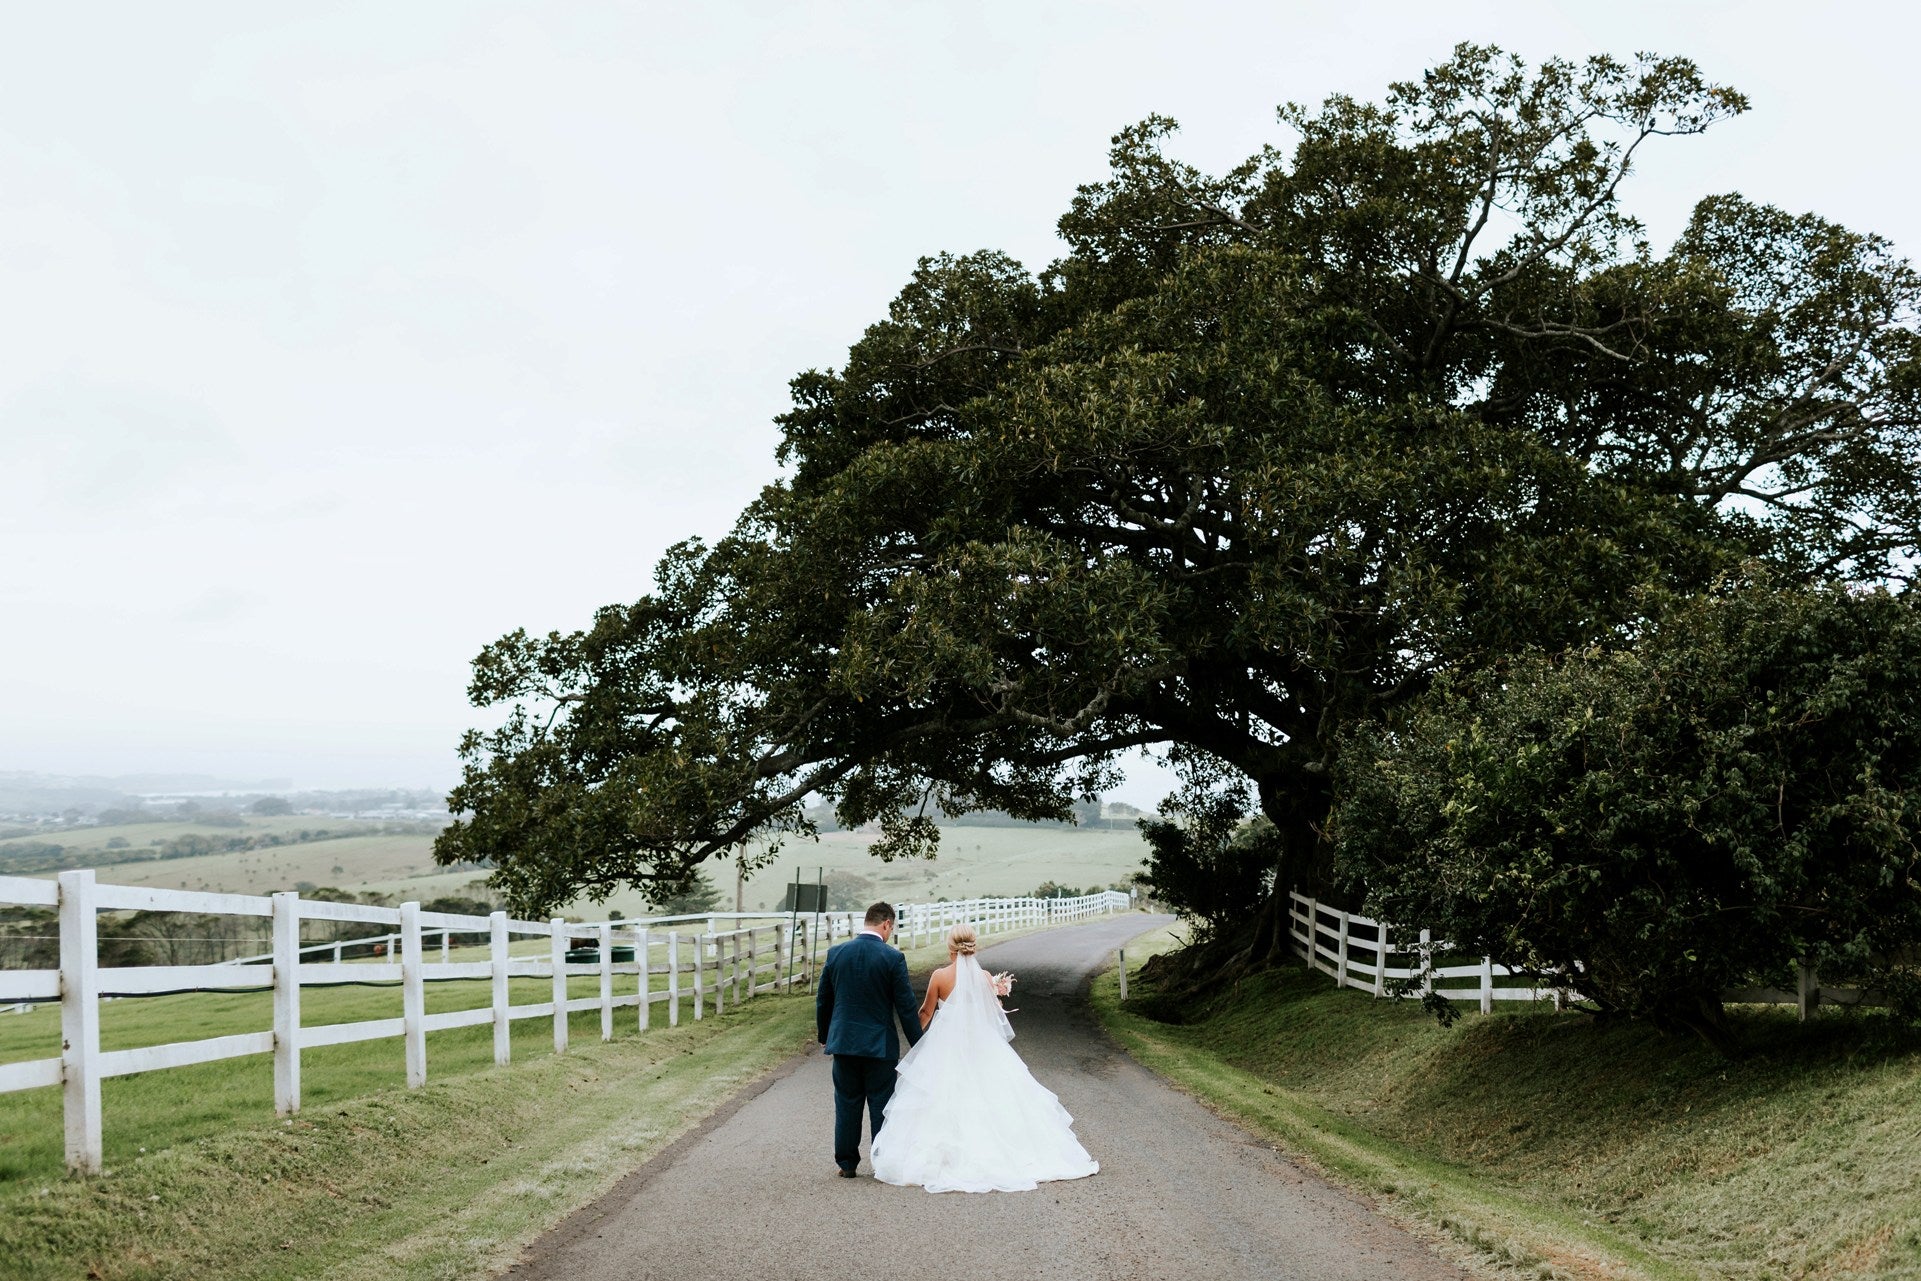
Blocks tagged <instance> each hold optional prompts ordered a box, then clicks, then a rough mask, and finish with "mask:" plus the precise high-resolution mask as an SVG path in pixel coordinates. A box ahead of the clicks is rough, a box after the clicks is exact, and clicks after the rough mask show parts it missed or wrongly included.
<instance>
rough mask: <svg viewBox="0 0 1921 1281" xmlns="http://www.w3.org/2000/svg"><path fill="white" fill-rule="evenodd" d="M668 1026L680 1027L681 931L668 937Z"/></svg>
mask: <svg viewBox="0 0 1921 1281" xmlns="http://www.w3.org/2000/svg"><path fill="white" fill-rule="evenodd" d="M667 1026H668V1027H679V1026H680V931H679V930H675V931H674V932H673V933H672V934H669V935H668V936H667Z"/></svg>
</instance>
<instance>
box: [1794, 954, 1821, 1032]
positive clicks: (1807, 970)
mask: <svg viewBox="0 0 1921 1281" xmlns="http://www.w3.org/2000/svg"><path fill="white" fill-rule="evenodd" d="M1795 987H1796V990H1795V1004H1796V1006H1797V1007H1798V1008H1799V1011H1800V1016H1801V1021H1802V1022H1803V1023H1806V1022H1807V1021H1808V1014H1809V1012H1810V1011H1811V1010H1813V1009H1814V1007H1815V1006H1817V1005H1819V1004H1821V980H1820V979H1818V978H1816V977H1815V973H1814V967H1813V966H1811V965H1803V966H1801V967H1800V973H1799V974H1798V975H1797V976H1796V979H1795Z"/></svg>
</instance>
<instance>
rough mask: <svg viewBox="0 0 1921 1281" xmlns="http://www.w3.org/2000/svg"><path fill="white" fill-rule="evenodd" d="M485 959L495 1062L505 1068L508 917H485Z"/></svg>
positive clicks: (509, 1033) (509, 1048)
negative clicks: (490, 991) (489, 970)
mask: <svg viewBox="0 0 1921 1281" xmlns="http://www.w3.org/2000/svg"><path fill="white" fill-rule="evenodd" d="M487 933H488V937H487V959H488V960H489V961H491V962H493V975H492V978H493V984H494V1062H495V1063H496V1064H497V1065H499V1066H501V1067H506V1066H507V1064H508V1063H509V1062H510V1061H511V1060H512V1058H513V1054H514V1040H513V1016H512V1015H511V1014H509V1013H508V993H507V957H508V949H507V914H506V913H505V912H491V913H489V914H488V916H487Z"/></svg>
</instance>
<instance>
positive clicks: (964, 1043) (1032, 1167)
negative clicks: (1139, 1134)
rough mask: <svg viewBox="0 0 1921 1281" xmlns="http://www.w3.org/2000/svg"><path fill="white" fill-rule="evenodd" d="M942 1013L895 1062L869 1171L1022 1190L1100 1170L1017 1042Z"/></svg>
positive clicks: (897, 1179) (900, 1179)
mask: <svg viewBox="0 0 1921 1281" xmlns="http://www.w3.org/2000/svg"><path fill="white" fill-rule="evenodd" d="M946 1014H947V1011H946V1010H942V1011H941V1012H940V1013H939V1014H936V1015H935V1016H934V1021H933V1023H932V1024H930V1025H929V1026H928V1029H927V1034H926V1035H925V1036H923V1037H921V1039H920V1041H919V1042H918V1043H916V1044H915V1045H914V1047H913V1048H912V1049H910V1050H909V1051H908V1052H907V1055H906V1057H904V1058H903V1059H901V1061H900V1069H899V1073H900V1075H899V1079H898V1081H897V1082H896V1084H895V1086H894V1097H893V1098H892V1099H890V1100H889V1101H888V1104H887V1114H886V1117H885V1119H884V1121H883V1122H882V1125H881V1130H880V1133H879V1134H878V1135H876V1136H875V1137H874V1145H873V1158H874V1177H875V1178H877V1179H879V1180H881V1181H882V1182H884V1183H896V1184H901V1185H904V1186H920V1187H924V1188H926V1189H927V1190H928V1191H929V1192H1027V1191H1031V1190H1032V1189H1033V1188H1034V1186H1035V1185H1036V1184H1039V1183H1046V1182H1050V1181H1052V1180H1055V1179H1081V1178H1086V1177H1087V1176H1088V1175H1090V1174H1093V1173H1095V1172H1096V1171H1097V1170H1099V1169H1100V1168H1101V1167H1100V1164H1099V1163H1098V1162H1096V1161H1095V1160H1094V1159H1093V1158H1092V1157H1090V1156H1089V1155H1088V1154H1087V1149H1086V1148H1084V1147H1082V1146H1081V1145H1080V1141H1079V1140H1078V1139H1076V1138H1075V1137H1074V1118H1073V1117H1071V1116H1069V1115H1068V1113H1067V1109H1066V1108H1064V1107H1062V1106H1061V1101H1060V1100H1059V1099H1058V1098H1056V1097H1055V1096H1054V1092H1053V1091H1052V1090H1049V1089H1048V1088H1047V1087H1046V1086H1044V1085H1042V1084H1041V1083H1040V1082H1039V1081H1036V1080H1035V1079H1034V1077H1033V1074H1032V1073H1030V1072H1029V1071H1028V1070H1027V1065H1026V1064H1025V1063H1023V1062H1022V1061H1021V1057H1020V1055H1019V1054H1017V1053H1016V1052H1015V1051H1014V1047H1013V1046H1011V1045H1009V1044H1008V1043H1007V1042H1006V1041H1004V1040H1003V1039H1001V1037H1000V1036H999V1035H983V1034H981V1033H980V1032H978V1031H973V1029H975V1028H976V1027H978V1026H979V1025H978V1024H972V1023H969V1022H967V1021H966V1020H952V1019H949V1020H947V1024H948V1026H947V1027H946V1028H943V1027H942V1022H943V1019H944V1017H945V1016H946ZM970 1032H972V1034H971V1035H969V1034H968V1033H970Z"/></svg>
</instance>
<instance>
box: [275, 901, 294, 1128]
mask: <svg viewBox="0 0 1921 1281" xmlns="http://www.w3.org/2000/svg"><path fill="white" fill-rule="evenodd" d="M273 1110H274V1115H276V1116H292V1115H293V1114H294V1113H296V1112H298V1111H299V1110H300V895H299V894H297V893H295V892H294V891H292V890H286V891H282V892H281V893H279V894H276V895H274V896H273Z"/></svg>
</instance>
